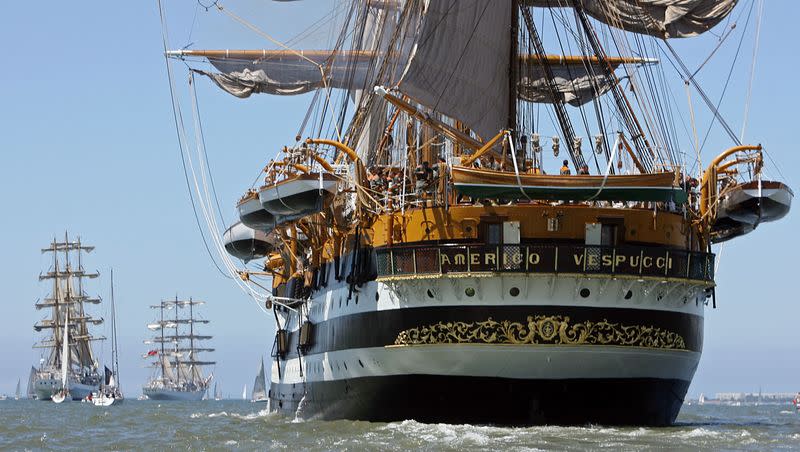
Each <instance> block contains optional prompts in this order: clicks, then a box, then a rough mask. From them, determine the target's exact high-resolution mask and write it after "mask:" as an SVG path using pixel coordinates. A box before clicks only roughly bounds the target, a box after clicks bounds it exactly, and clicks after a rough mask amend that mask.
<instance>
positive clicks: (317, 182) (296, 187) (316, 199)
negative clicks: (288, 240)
mask: <svg viewBox="0 0 800 452" xmlns="http://www.w3.org/2000/svg"><path fill="white" fill-rule="evenodd" d="M336 182H337V181H336V177H335V176H334V175H333V174H330V173H316V174H314V173H310V174H295V175H291V176H289V177H288V178H286V179H284V180H282V181H280V182H277V183H275V184H273V185H265V186H264V187H262V188H261V190H260V191H259V193H258V199H259V200H260V202H261V206H262V207H263V208H264V210H266V211H267V212H269V213H270V214H272V215H274V216H275V217H276V218H277V220H278V222H279V223H285V222H288V221H294V220H296V219H298V218H302V217H304V216H307V215H311V214H314V213H318V212H321V211H322V209H323V206H324V204H325V201H327V200H329V199H330V198H331V197H332V196H333V195H334V194H335V193H336Z"/></svg>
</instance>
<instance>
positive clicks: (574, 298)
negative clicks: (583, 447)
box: [162, 0, 793, 426]
mask: <svg viewBox="0 0 800 452" xmlns="http://www.w3.org/2000/svg"><path fill="white" fill-rule="evenodd" d="M310 3H311V2H296V3H294V4H292V5H285V6H284V7H285V8H290V7H295V8H298V10H300V9H302V8H312V6H309V4H310ZM743 3H744V2H743ZM736 4H737V1H736V0H690V1H686V0H662V1H658V2H655V1H633V0H604V1H596V0H564V1H554V0H524V1H523V0H518V1H512V0H507V1H505V0H504V1H499V0H437V1H429V0H391V1H390V0H377V1H365V0H352V1H345V2H339V3H337V5H338V6H337V7H338V8H339V9H337V10H336V11H334V12H332V13H331V15H333V16H335V17H336V18H338V20H333V21H332V22H333V23H335V27H337V30H338V32H337V31H334V32H333V36H334V39H333V42H332V45H331V47H330V48H328V49H322V50H320V49H304V48H302V47H300V46H299V45H298V43H299V42H302V41H301V40H292V41H291V42H290V43H284V42H281V41H278V40H277V39H275V38H274V37H272V36H270V35H269V34H268V33H267V32H265V31H264V30H262V29H261V28H259V26H258V25H256V24H253V23H251V22H248V21H247V19H246V18H243V17H241V16H238V15H236V13H235V12H233V11H229V10H227V9H225V8H223V7H222V6H221V5H219V4H215V5H216V11H217V12H219V13H220V15H223V16H225V17H230V18H233V19H235V20H236V21H237V22H239V23H241V24H244V25H245V26H247V27H248V28H249V29H250V30H253V31H255V32H256V33H257V34H258V35H259V36H260V37H267V38H268V39H269V40H270V41H271V42H273V43H275V47H277V48H275V49H253V50H230V49H229V50H197V49H181V50H168V49H166V48H165V52H166V56H167V58H168V60H167V66H168V74H169V77H170V83H171V84H172V85H173V86H174V84H175V76H174V75H173V73H172V69H171V65H170V60H169V59H180V60H183V62H185V63H187V64H188V65H189V66H190V68H191V70H190V77H189V81H190V84H192V86H191V87H190V89H189V96H191V97H192V115H195V116H196V117H195V121H194V122H195V124H199V123H200V121H198V120H197V116H199V113H198V112H197V109H196V105H197V103H196V98H195V97H194V96H196V94H195V92H194V84H195V83H199V82H197V80H195V76H196V75H197V74H200V75H203V76H207V77H208V78H209V79H210V80H211V81H212V82H213V83H214V84H215V85H217V86H218V87H219V88H221V89H223V90H225V91H227V92H228V93H231V94H233V95H235V96H237V97H239V98H246V97H249V96H251V95H254V94H259V93H261V94H266V95H296V94H303V93H312V94H311V95H309V96H308V97H309V98H310V99H311V103H310V106H309V108H308V112H307V114H306V116H305V117H299V118H298V123H299V124H300V125H299V127H298V132H297V134H296V138H294V141H293V142H292V138H290V137H286V138H288V140H287V141H289V142H288V143H284V144H286V145H285V146H283V147H281V148H279V149H277V152H276V154H275V155H274V156H273V158H271V159H270V160H269V161H266V159H265V164H264V167H263V168H259V169H255V170H254V171H253V172H254V173H255V172H259V176H258V177H259V178H258V181H259V182H258V183H256V184H254V186H252V187H250V188H248V189H247V190H246V191H245V192H244V194H243V196H242V198H241V199H240V200H239V201H238V203H237V204H236V206H237V209H238V214H239V222H237V223H236V224H234V225H232V226H230V227H229V228H228V229H227V230H226V231H225V232H224V233H221V232H220V233H218V234H219V235H218V236H215V237H214V240H215V244H217V245H218V248H219V249H222V248H223V247H224V249H225V250H226V251H227V253H228V256H225V253H221V254H220V255H221V259H222V262H223V263H224V265H225V267H226V268H227V269H228V270H230V272H231V273H232V274H234V275H235V276H237V278H234V279H235V281H237V283H239V284H240V285H242V287H244V289H245V290H247V292H248V293H249V294H251V295H252V296H253V297H254V298H255V299H256V300H258V301H259V302H260V303H262V306H264V307H265V308H266V309H268V310H270V311H271V313H270V316H271V317H272V318H274V324H275V328H276V330H277V332H276V335H275V341H274V344H273V346H272V350H271V357H272V365H271V382H270V386H269V390H268V398H269V401H270V405H269V406H270V408H271V409H272V410H277V411H279V412H283V413H287V414H290V415H292V416H299V417H302V418H315V419H356V420H366V421H396V420H403V419H415V420H418V421H422V422H435V423H436V422H447V423H490V424H501V425H531V424H585V423H599V424H629V425H630V424H633V425H653V426H659V425H670V424H672V423H673V422H674V421H675V419H676V416H677V415H678V412H679V410H680V408H681V405H682V402H683V400H684V398H685V395H686V392H687V390H688V388H689V385H690V383H691V381H692V378H693V376H694V373H695V370H696V369H697V366H698V363H699V361H700V356H701V353H702V349H703V323H704V316H705V311H706V308H707V307H708V306H714V307H716V301H717V300H716V296H715V282H714V269H715V255H714V253H713V248H712V245H714V244H719V243H722V242H725V241H728V240H731V239H734V238H738V237H740V236H743V235H746V234H749V233H751V232H753V231H754V230H755V229H756V228H757V227H758V226H761V225H762V224H764V223H768V222H771V221H776V220H779V219H780V218H782V217H783V216H784V215H786V213H787V212H788V211H789V209H790V205H791V201H792V198H793V193H792V191H791V189H790V188H789V187H787V186H786V185H785V184H783V183H782V182H780V181H777V180H773V179H770V178H768V177H767V176H766V175H765V174H766V173H765V172H764V171H763V169H764V166H765V164H766V162H767V161H768V160H766V159H765V156H766V154H765V152H766V150H765V149H763V148H762V146H761V145H749V144H744V143H743V142H742V140H741V138H739V137H738V136H737V135H736V134H734V133H733V132H732V129H731V127H730V125H729V124H728V123H727V122H726V121H725V119H724V118H723V117H722V115H721V114H720V113H719V111H718V109H717V108H716V106H715V104H714V102H713V101H712V100H711V99H710V98H709V97H708V95H707V94H706V93H705V91H704V89H703V87H702V86H701V85H700V84H699V83H698V82H697V79H696V78H695V77H694V74H693V73H692V69H690V68H689V67H688V66H687V65H686V63H685V62H684V60H683V59H682V56H681V53H680V52H679V51H678V50H676V46H675V44H674V43H675V42H676V41H679V40H681V39H691V38H692V37H694V36H697V35H701V34H703V33H705V32H707V31H709V30H711V29H712V28H714V27H715V26H717V25H718V24H720V27H723V26H725V27H726V29H725V30H719V32H718V33H717V34H718V35H723V34H724V33H733V31H732V30H733V29H734V28H736V25H737V23H738V25H739V27H738V28H737V29H736V32H735V33H736V34H735V36H739V34H738V33H744V31H742V29H743V26H742V25H743V24H742V23H739V22H737V21H742V22H743V21H745V20H747V21H748V23H751V22H753V21H754V20H755V19H756V15H755V14H753V15H751V14H746V13H747V11H748V10H747V9H745V10H744V13H745V14H743V13H742V8H750V9H749V10H750V11H752V6H751V5H750V4H748V5H745V6H741V7H740V8H738V10H739V12H737V13H735V14H733V13H732V12H733V11H735V10H737V7H736ZM162 13H163V11H162ZM326 17H328V16H326ZM759 17H760V16H759ZM726 18H728V19H726ZM723 21H724V22H723ZM320 23H324V21H321V22H320ZM320 23H317V24H316V25H315V27H322V26H324V25H320ZM723 23H724V24H728V25H722V24H723ZM730 24H733V27H730V26H729V25H730ZM744 28H745V29H747V27H744ZM728 30H731V31H728ZM750 30H752V27H750ZM312 31H313V32H318V31H319V30H312ZM312 31H309V32H308V34H311V33H312ZM165 35H166V33H165ZM741 36H742V37H744V34H742V35H741ZM693 39H700V38H693ZM723 44H724V45H726V46H727V45H728V42H722V43H720V44H719V45H720V46H722V45H723ZM714 50H715V51H716V49H714ZM712 56H714V53H713V52H712V54H711V55H709V57H708V58H709V59H711V58H712ZM663 60H667V61H668V62H664V61H663ZM714 61H716V60H714ZM676 72H677V74H678V76H677V77H676ZM673 91H676V92H679V93H684V91H685V92H687V93H689V94H691V95H693V96H694V97H691V96H689V97H690V103H689V107H688V108H690V110H691V112H692V115H691V118H690V115H688V114H685V113H683V112H682V111H681V110H680V109H679V108H678V107H677V106H676V100H675V99H674V94H673ZM692 99H694V102H692ZM703 103H704V104H705V105H703ZM683 105H686V103H685V102H684V103H683ZM695 106H696V108H697V109H698V110H699V109H701V108H705V107H706V106H707V107H710V108H709V109H710V110H711V111H712V115H713V119H714V124H717V126H718V128H717V129H715V130H721V132H720V133H719V134H718V135H721V134H723V133H724V134H726V138H725V139H724V140H723V139H720V140H718V141H720V143H722V144H715V145H714V146H715V147H716V148H717V149H716V151H714V153H715V154H718V155H717V156H716V157H714V158H713V159H711V160H710V161H707V162H705V163H703V162H702V161H701V154H700V150H701V145H700V144H699V138H698V137H697V135H698V134H699V133H700V132H697V131H696V130H697V124H696V123H695V122H694V108H695ZM173 107H174V108H175V109H176V115H177V114H180V111H179V109H180V108H181V102H180V99H178V100H176V99H175V98H174V97H173ZM265 114H267V115H269V114H273V113H265ZM176 117H177V116H176ZM689 121H692V123H691V124H690V125H689V124H687V122H689ZM681 125H682V126H683V127H681ZM181 127H182V126H181V124H178V128H179V137H184V138H185V137H186V136H190V135H191V134H188V133H186V132H185V130H183V129H181ZM689 130H695V133H691V132H690V131H689ZM684 132H685V133H684ZM195 133H196V136H198V137H200V138H198V139H197V140H196V141H197V143H195V145H196V146H195V147H196V151H197V152H195V150H194V148H193V147H192V146H191V143H189V142H188V141H187V140H185V139H184V138H181V143H180V144H181V149H182V151H183V155H184V160H185V163H188V164H187V165H186V167H187V168H188V169H187V171H192V174H189V173H188V172H187V178H194V181H195V185H196V187H197V188H196V190H195V191H194V193H193V196H194V197H195V200H196V202H199V203H200V205H201V207H202V208H203V212H205V213H204V215H206V220H207V223H208V225H209V229H212V230H213V231H214V232H216V231H219V228H217V223H216V221H217V220H216V216H215V215H213V214H211V215H209V214H208V212H212V213H213V212H214V211H215V210H216V209H215V207H214V201H215V199H214V197H213V196H211V195H210V193H211V189H209V187H208V184H207V180H208V179H209V178H208V177H207V176H208V174H207V173H208V168H207V167H205V166H203V165H204V153H205V152H206V150H205V148H204V142H203V140H202V139H201V137H202V133H203V131H202V130H198V129H196V131H195ZM714 136H715V137H716V136H717V135H714ZM275 139H276V140H278V139H280V137H275ZM726 140H727V141H729V143H724V141H726ZM709 146H710V145H709ZM192 162H193V164H192ZM198 172H199V173H200V174H198ZM187 180H189V179H187ZM245 180H246V181H250V180H252V174H250V175H248V176H247V177H243V181H245ZM766 227H767V228H769V226H766ZM217 237H220V238H217ZM207 245H208V244H207ZM236 259H238V260H240V261H242V262H241V263H240V262H239V261H237V260H236ZM248 262H249V264H248V265H247V266H245V265H244V264H245V263H248Z"/></svg>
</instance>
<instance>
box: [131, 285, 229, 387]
mask: <svg viewBox="0 0 800 452" xmlns="http://www.w3.org/2000/svg"><path fill="white" fill-rule="evenodd" d="M202 304H205V302H203V301H199V300H193V299H192V298H189V299H188V300H179V299H178V297H175V299H174V300H163V301H161V303H159V304H157V305H155V306H150V307H151V308H152V309H156V310H158V312H159V317H158V320H157V321H155V322H152V323H150V324H148V325H147V328H148V329H149V330H150V331H156V332H157V335H156V336H155V337H153V338H152V339H149V340H146V341H145V343H146V344H156V345H158V348H155V349H152V350H149V351H148V352H147V353H145V354H144V356H143V357H144V358H146V359H153V362H152V367H153V375H152V376H151V378H150V380H149V381H148V382H147V383H146V384H145V385H144V387H143V388H142V393H143V394H144V395H145V396H147V398H148V399H151V400H183V401H194V400H201V399H203V396H205V395H206V391H208V388H209V385H210V384H211V380H212V379H213V378H214V376H213V374H211V375H209V376H207V377H205V376H203V371H202V369H203V366H208V365H212V364H215V362H214V361H203V360H201V359H200V356H199V353H201V352H213V351H214V349H213V348H208V347H200V346H199V345H198V344H197V343H198V342H199V341H204V340H208V339H211V336H209V335H205V334H198V332H197V331H196V328H195V324H207V323H209V321H208V320H204V319H199V318H197V317H196V316H195V312H194V311H195V310H194V307H195V306H197V305H202ZM165 311H173V312H174V314H173V313H170V312H166V313H165ZM181 312H184V313H185V314H184V315H182V314H181ZM186 314H188V315H186Z"/></svg>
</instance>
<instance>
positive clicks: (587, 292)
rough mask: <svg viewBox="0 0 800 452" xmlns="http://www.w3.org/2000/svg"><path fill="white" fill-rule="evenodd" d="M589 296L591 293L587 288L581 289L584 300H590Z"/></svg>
mask: <svg viewBox="0 0 800 452" xmlns="http://www.w3.org/2000/svg"><path fill="white" fill-rule="evenodd" d="M589 294H591V292H589V289H587V288H585V287H584V288H583V289H581V296H582V297H583V298H589Z"/></svg>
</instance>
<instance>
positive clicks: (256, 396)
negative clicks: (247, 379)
mask: <svg viewBox="0 0 800 452" xmlns="http://www.w3.org/2000/svg"><path fill="white" fill-rule="evenodd" d="M268 400H269V398H268V397H267V378H266V375H265V374H264V357H263V356H262V357H261V364H259V366H258V374H256V381H255V382H254V383H253V393H252V394H250V401H251V402H254V403H258V402H266V401H268Z"/></svg>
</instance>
